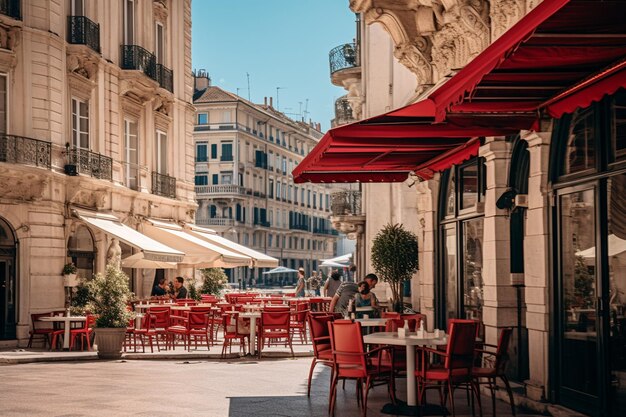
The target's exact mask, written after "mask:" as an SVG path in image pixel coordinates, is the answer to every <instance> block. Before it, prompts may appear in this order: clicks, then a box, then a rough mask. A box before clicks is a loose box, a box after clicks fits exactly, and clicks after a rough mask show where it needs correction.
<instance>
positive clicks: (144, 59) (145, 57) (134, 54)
mask: <svg viewBox="0 0 626 417" xmlns="http://www.w3.org/2000/svg"><path fill="white" fill-rule="evenodd" d="M121 50H122V51H121V52H122V59H121V61H122V62H121V64H122V65H121V68H122V69H125V70H139V71H142V72H143V73H144V74H146V75H147V76H148V77H150V78H152V79H153V80H155V81H156V80H157V67H156V57H155V56H154V55H152V54H151V53H150V52H148V51H147V50H146V49H144V48H142V47H141V46H139V45H122V47H121Z"/></svg>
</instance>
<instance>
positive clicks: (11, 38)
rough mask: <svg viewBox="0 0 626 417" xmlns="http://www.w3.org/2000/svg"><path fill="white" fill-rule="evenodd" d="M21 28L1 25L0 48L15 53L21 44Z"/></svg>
mask: <svg viewBox="0 0 626 417" xmlns="http://www.w3.org/2000/svg"><path fill="white" fill-rule="evenodd" d="M19 34H20V28H19V27H16V26H7V25H4V24H2V23H0V48H2V49H6V50H8V51H15V47H16V46H17V45H18V44H19Z"/></svg>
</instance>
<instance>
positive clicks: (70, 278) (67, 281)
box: [63, 274, 78, 287]
mask: <svg viewBox="0 0 626 417" xmlns="http://www.w3.org/2000/svg"><path fill="white" fill-rule="evenodd" d="M77 285H78V278H77V277H76V274H65V275H63V286H64V287H75V286H77Z"/></svg>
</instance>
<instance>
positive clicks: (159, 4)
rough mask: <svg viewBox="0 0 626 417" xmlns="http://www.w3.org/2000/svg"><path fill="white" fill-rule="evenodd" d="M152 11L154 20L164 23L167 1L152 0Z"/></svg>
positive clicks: (166, 13)
mask: <svg viewBox="0 0 626 417" xmlns="http://www.w3.org/2000/svg"><path fill="white" fill-rule="evenodd" d="M152 12H153V15H154V20H156V21H159V22H161V23H165V22H166V21H167V15H168V10H167V1H166V0H154V1H153V2H152Z"/></svg>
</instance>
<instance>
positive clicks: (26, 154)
mask: <svg viewBox="0 0 626 417" xmlns="http://www.w3.org/2000/svg"><path fill="white" fill-rule="evenodd" d="M0 162H8V163H11V164H20V165H32V166H36V167H42V168H47V169H50V167H51V166H52V144H51V143H50V142H46V141H43V140H38V139H31V138H25V137H22V136H13V135H4V134H2V135H0Z"/></svg>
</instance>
